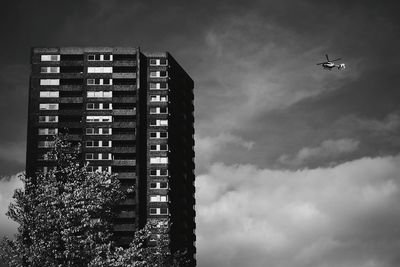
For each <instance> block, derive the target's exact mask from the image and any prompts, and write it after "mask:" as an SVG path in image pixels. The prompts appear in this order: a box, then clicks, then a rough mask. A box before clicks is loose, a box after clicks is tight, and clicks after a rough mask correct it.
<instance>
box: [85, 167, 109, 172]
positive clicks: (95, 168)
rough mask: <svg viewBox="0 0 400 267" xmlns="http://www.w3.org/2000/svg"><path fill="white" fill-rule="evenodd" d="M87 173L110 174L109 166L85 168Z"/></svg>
mask: <svg viewBox="0 0 400 267" xmlns="http://www.w3.org/2000/svg"><path fill="white" fill-rule="evenodd" d="M86 169H87V171H88V172H108V173H111V166H87V167H86Z"/></svg>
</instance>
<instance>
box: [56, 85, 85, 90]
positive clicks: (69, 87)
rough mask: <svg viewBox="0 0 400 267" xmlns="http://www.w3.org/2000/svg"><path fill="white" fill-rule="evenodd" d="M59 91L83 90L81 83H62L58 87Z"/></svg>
mask: <svg viewBox="0 0 400 267" xmlns="http://www.w3.org/2000/svg"><path fill="white" fill-rule="evenodd" d="M58 90H59V91H81V90H82V86H81V85H60V86H59V87H58Z"/></svg>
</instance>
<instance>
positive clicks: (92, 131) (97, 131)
mask: <svg viewBox="0 0 400 267" xmlns="http://www.w3.org/2000/svg"><path fill="white" fill-rule="evenodd" d="M86 134H87V135H110V134H111V128H86Z"/></svg>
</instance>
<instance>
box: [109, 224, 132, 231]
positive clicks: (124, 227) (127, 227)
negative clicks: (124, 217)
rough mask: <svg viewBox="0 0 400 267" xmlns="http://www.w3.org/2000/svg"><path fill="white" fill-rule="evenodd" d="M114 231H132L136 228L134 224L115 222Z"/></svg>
mask: <svg viewBox="0 0 400 267" xmlns="http://www.w3.org/2000/svg"><path fill="white" fill-rule="evenodd" d="M113 230H114V231H115V232H133V231H135V230H136V225H135V224H115V225H114V229H113Z"/></svg>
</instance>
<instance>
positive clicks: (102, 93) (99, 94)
mask: <svg viewBox="0 0 400 267" xmlns="http://www.w3.org/2000/svg"><path fill="white" fill-rule="evenodd" d="M87 97H101V98H107V97H112V91H87ZM93 107H94V106H93ZM99 107H100V106H99ZM93 109H95V108H93ZM99 109H100V108H99Z"/></svg>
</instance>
